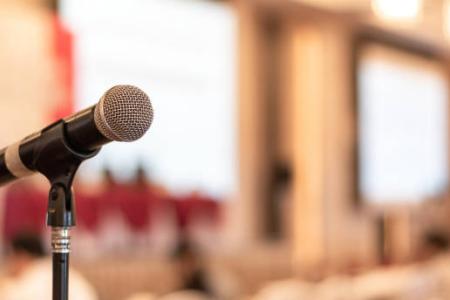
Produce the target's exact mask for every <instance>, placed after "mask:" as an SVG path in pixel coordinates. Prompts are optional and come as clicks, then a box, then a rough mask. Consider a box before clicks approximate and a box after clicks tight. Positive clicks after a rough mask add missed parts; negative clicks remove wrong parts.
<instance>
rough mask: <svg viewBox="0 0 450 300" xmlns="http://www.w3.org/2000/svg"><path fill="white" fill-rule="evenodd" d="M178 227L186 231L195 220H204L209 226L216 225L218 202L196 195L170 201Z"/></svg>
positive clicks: (218, 212)
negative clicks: (174, 210)
mask: <svg viewBox="0 0 450 300" xmlns="http://www.w3.org/2000/svg"><path fill="white" fill-rule="evenodd" d="M172 201H173V203H174V205H175V209H176V214H177V221H178V226H179V228H180V229H181V230H185V229H187V228H188V227H189V226H191V225H192V224H193V223H194V222H195V221H196V220H199V219H201V220H206V221H207V222H208V223H210V225H217V224H218V223H219V221H220V204H219V203H218V201H216V200H214V199H211V198H209V197H206V196H202V195H200V194H198V193H192V194H191V195H189V196H186V197H181V198H174V199H172Z"/></svg>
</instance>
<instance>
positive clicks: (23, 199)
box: [4, 181, 47, 240]
mask: <svg viewBox="0 0 450 300" xmlns="http://www.w3.org/2000/svg"><path fill="white" fill-rule="evenodd" d="M4 201H5V223H4V236H5V238H6V239H7V240H10V239H11V238H13V237H14V236H16V235H17V234H19V233H22V232H32V233H36V234H41V233H42V231H43V230H44V228H45V219H46V211H47V194H46V193H43V192H42V191H40V190H38V189H37V188H35V187H34V186H33V185H31V184H29V183H27V182H26V181H21V182H17V183H16V184H13V185H12V186H11V187H10V188H9V189H8V191H7V192H6V195H5V199H4Z"/></svg>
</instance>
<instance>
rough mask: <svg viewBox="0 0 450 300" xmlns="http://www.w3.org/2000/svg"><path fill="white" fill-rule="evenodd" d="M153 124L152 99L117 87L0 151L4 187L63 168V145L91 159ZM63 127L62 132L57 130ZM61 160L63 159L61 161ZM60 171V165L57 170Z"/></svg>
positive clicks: (0, 179)
mask: <svg viewBox="0 0 450 300" xmlns="http://www.w3.org/2000/svg"><path fill="white" fill-rule="evenodd" d="M152 121H153V108H152V104H151V102H150V99H149V97H148V96H147V95H146V94H145V93H144V92H143V91H142V90H140V89H139V88H137V87H135V86H131V85H117V86H114V87H112V88H111V89H109V90H108V91H106V93H105V94H104V95H103V96H102V97H101V98H100V101H99V102H98V103H97V104H96V105H93V106H91V107H89V108H86V109H84V110H82V111H80V112H78V113H76V114H74V115H72V116H69V117H67V118H64V119H62V120H59V121H57V122H55V123H53V124H51V125H49V126H47V127H45V128H44V129H42V130H41V131H38V132H36V133H33V134H31V135H29V136H27V137H25V138H24V139H22V140H20V141H18V142H17V143H14V144H12V145H10V146H8V147H6V148H4V149H2V150H0V185H4V184H6V183H8V182H10V181H13V180H15V179H17V178H22V177H25V176H29V175H31V174H33V173H35V172H38V171H40V170H41V169H44V168H45V169H49V168H52V167H53V165H55V164H58V163H59V162H60V163H61V165H62V164H63V162H61V160H64V159H66V157H63V155H62V154H61V155H59V154H60V153H59V152H60V151H62V150H61V145H64V147H65V148H67V149H70V151H71V152H73V153H76V154H77V155H78V156H80V157H84V158H90V157H92V156H93V155H95V154H97V152H98V151H99V150H100V148H101V146H103V145H104V144H107V143H109V142H111V141H118V142H131V141H135V140H137V139H139V138H141V137H142V136H143V135H144V134H145V133H146V132H147V130H148V129H149V128H150V125H151V123H152ZM60 126H62V133H58V130H56V129H57V128H59V127H60ZM58 158H59V160H58ZM53 168H57V166H55V167H53Z"/></svg>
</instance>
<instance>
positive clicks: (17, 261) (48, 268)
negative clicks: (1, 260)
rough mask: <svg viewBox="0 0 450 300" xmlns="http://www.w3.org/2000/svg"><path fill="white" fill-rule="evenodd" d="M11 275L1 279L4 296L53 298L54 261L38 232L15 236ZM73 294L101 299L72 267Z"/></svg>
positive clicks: (78, 299) (7, 299)
mask: <svg viewBox="0 0 450 300" xmlns="http://www.w3.org/2000/svg"><path fill="white" fill-rule="evenodd" d="M6 261H7V263H8V274H7V277H6V278H4V279H3V280H1V281H0V299H4V300H35V299H51V298H52V265H51V260H50V259H48V257H47V255H46V253H45V250H44V247H43V245H42V242H41V240H40V238H39V236H38V235H34V234H30V233H21V234H18V235H17V236H15V237H14V238H13V239H12V242H11V245H10V249H9V255H8V256H7V259H6ZM69 278H70V281H69V298H70V299H71V300H97V296H96V293H95V291H94V289H93V288H92V287H91V285H90V284H89V283H88V282H87V281H86V280H85V279H84V278H83V277H82V276H81V275H80V274H79V273H77V272H75V271H73V270H70V275H69Z"/></svg>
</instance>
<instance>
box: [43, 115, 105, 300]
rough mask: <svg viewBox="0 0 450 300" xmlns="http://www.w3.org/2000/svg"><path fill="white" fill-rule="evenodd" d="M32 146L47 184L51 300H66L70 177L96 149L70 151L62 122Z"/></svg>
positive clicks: (72, 222) (72, 209)
mask: <svg viewBox="0 0 450 300" xmlns="http://www.w3.org/2000/svg"><path fill="white" fill-rule="evenodd" d="M40 140H41V141H42V143H40V144H39V145H38V146H37V147H36V152H35V157H36V160H35V162H36V169H37V171H39V172H40V173H42V174H43V175H45V177H47V179H48V180H49V181H50V184H51V187H50V192H49V198H48V207H47V226H50V227H51V228H52V233H51V246H52V256H53V298H52V299H53V300H68V298H69V296H68V294H69V253H70V229H71V227H74V226H75V224H76V222H75V201H74V196H73V191H72V183H73V178H74V176H75V173H76V171H77V170H78V167H79V166H80V164H81V163H82V162H83V161H84V160H85V159H88V158H91V157H93V156H95V155H96V154H97V153H98V152H99V151H100V149H97V150H95V151H91V152H89V153H80V152H78V151H76V150H74V149H73V147H72V146H71V145H70V144H69V142H68V140H67V138H66V135H65V123H64V121H63V120H61V121H59V122H56V123H54V124H52V125H51V126H50V127H49V128H47V129H46V130H43V131H42V137H41V139H40Z"/></svg>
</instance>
